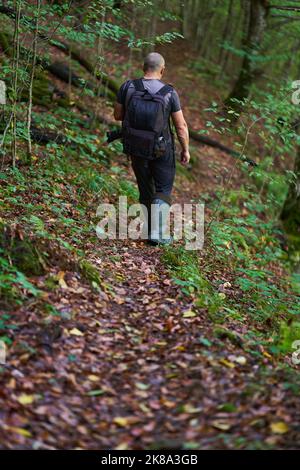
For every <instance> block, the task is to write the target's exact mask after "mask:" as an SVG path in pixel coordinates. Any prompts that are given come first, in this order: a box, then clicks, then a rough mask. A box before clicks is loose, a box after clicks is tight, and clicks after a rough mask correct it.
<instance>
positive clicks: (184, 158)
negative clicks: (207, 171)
mask: <svg viewBox="0 0 300 470" xmlns="http://www.w3.org/2000/svg"><path fill="white" fill-rule="evenodd" d="M180 157H181V158H180V162H181V163H182V165H187V164H188V163H189V161H190V158H191V156H190V152H189V151H188V150H182V152H181V154H180Z"/></svg>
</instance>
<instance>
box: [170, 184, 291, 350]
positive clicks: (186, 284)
mask: <svg viewBox="0 0 300 470" xmlns="http://www.w3.org/2000/svg"><path fill="white" fill-rule="evenodd" d="M276 190H277V188H276ZM273 196H274V195H273V194H272V192H271V191H269V192H268V197H267V198H265V197H263V196H262V195H261V194H259V193H258V192H257V190H255V187H253V186H252V185H251V184H249V187H245V186H242V187H241V188H239V189H231V190H227V191H225V192H224V191H223V190H219V191H217V193H216V194H215V197H210V196H208V195H206V201H205V202H206V205H207V206H209V207H210V209H211V210H212V214H213V215H212V217H213V220H212V221H211V222H209V223H207V225H206V237H205V246H204V250H203V251H187V250H186V249H185V247H184V246H183V245H174V246H170V247H166V248H165V250H164V252H163V255H162V259H163V261H164V263H165V264H166V266H167V267H168V268H169V270H170V272H171V273H172V276H173V279H174V282H175V283H176V284H178V285H180V286H181V289H182V293H183V295H187V296H191V297H192V298H193V299H194V303H195V305H196V306H198V307H199V308H202V309H205V311H206V312H207V314H208V315H209V318H210V319H211V320H212V321H213V322H214V323H217V324H218V323H220V324H224V325H225V326H226V324H227V323H228V324H229V323H230V324H231V323H232V321H234V322H241V323H243V324H245V323H247V324H248V325H249V336H252V337H253V338H257V341H258V342H260V343H262V344H264V345H265V346H266V347H268V349H269V350H270V352H272V354H276V355H280V354H286V353H287V352H290V351H292V343H293V341H294V340H295V339H300V329H299V326H300V323H299V320H300V318H299V317H300V296H299V278H297V276H295V275H294V276H291V273H290V265H289V260H288V255H287V253H286V251H284V249H283V247H282V239H283V235H282V232H281V229H280V227H279V226H278V224H277V222H276V220H277V218H276V205H278V206H279V205H280V201H278V200H277V204H275V203H274V198H275V197H273ZM202 202H203V201H202ZM266 214H268V217H267V215H266Z"/></svg>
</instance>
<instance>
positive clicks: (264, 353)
mask: <svg viewBox="0 0 300 470" xmlns="http://www.w3.org/2000/svg"><path fill="white" fill-rule="evenodd" d="M263 355H264V356H265V357H267V358H268V359H272V356H271V354H269V353H268V352H267V351H264V352H263Z"/></svg>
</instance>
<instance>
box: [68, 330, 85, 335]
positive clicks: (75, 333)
mask: <svg viewBox="0 0 300 470" xmlns="http://www.w3.org/2000/svg"><path fill="white" fill-rule="evenodd" d="M69 333H70V335H74V336H83V333H82V331H80V330H78V328H73V329H72V330H70V331H69Z"/></svg>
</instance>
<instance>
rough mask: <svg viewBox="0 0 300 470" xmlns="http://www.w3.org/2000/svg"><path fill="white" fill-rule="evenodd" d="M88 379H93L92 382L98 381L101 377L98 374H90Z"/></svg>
mask: <svg viewBox="0 0 300 470" xmlns="http://www.w3.org/2000/svg"><path fill="white" fill-rule="evenodd" d="M88 379H89V380H90V381H91V382H98V381H99V377H98V375H93V374H91V375H88Z"/></svg>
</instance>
